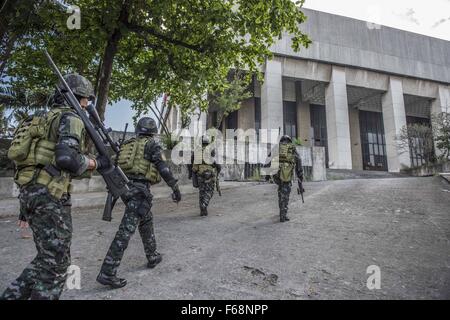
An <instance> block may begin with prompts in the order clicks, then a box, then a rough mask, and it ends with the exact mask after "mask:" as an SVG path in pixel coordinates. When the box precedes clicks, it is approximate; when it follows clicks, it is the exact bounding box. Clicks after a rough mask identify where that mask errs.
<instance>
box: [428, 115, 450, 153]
mask: <svg viewBox="0 0 450 320" xmlns="http://www.w3.org/2000/svg"><path fill="white" fill-rule="evenodd" d="M432 123H433V131H434V136H435V141H436V148H437V149H438V150H439V158H440V159H441V160H450V113H449V112H441V113H438V114H436V115H433V116H432Z"/></svg>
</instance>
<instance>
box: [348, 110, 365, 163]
mask: <svg viewBox="0 0 450 320" xmlns="http://www.w3.org/2000/svg"><path fill="white" fill-rule="evenodd" d="M348 116H349V119H350V142H351V147H352V167H353V170H363V169H364V168H363V160H362V149H361V131H360V130H361V129H360V127H359V110H358V109H357V108H350V109H349V110H348Z"/></svg>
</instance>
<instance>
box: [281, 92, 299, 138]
mask: <svg viewBox="0 0 450 320" xmlns="http://www.w3.org/2000/svg"><path fill="white" fill-rule="evenodd" d="M283 132H284V134H287V135H288V136H290V137H292V138H297V103H296V102H291V101H283Z"/></svg>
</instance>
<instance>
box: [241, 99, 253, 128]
mask: <svg viewBox="0 0 450 320" xmlns="http://www.w3.org/2000/svg"><path fill="white" fill-rule="evenodd" d="M238 128H239V129H243V130H248V129H254V128H255V102H254V100H253V99H247V100H245V101H242V103H241V108H240V109H239V110H238Z"/></svg>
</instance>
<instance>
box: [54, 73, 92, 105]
mask: <svg viewBox="0 0 450 320" xmlns="http://www.w3.org/2000/svg"><path fill="white" fill-rule="evenodd" d="M64 80H66V82H67V84H68V85H69V87H70V89H71V90H72V92H73V94H74V95H76V96H78V97H82V98H88V99H94V98H95V96H94V87H93V86H92V83H91V82H90V81H89V80H88V79H86V78H85V77H83V76H81V75H79V74H77V73H69V74H67V75H66V76H64ZM58 87H59V89H60V90H61V91H63V90H64V88H63V86H62V83H59V84H58Z"/></svg>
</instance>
